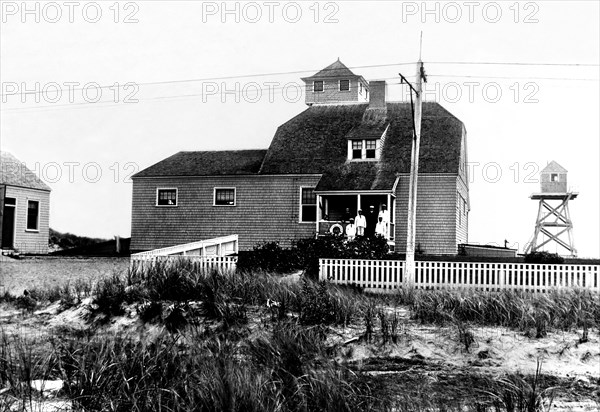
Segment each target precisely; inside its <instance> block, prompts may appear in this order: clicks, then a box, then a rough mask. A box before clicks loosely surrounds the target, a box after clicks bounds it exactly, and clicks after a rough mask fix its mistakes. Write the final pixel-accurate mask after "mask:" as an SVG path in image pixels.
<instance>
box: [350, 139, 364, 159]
mask: <svg viewBox="0 0 600 412" xmlns="http://www.w3.org/2000/svg"><path fill="white" fill-rule="evenodd" d="M352 158H353V159H362V140H353V141H352Z"/></svg>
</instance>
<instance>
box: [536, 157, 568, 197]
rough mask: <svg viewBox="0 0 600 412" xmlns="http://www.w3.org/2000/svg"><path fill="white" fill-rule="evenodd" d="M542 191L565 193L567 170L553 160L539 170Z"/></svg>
mask: <svg viewBox="0 0 600 412" xmlns="http://www.w3.org/2000/svg"><path fill="white" fill-rule="evenodd" d="M540 182H541V186H542V193H567V170H566V169H565V168H564V167H562V166H561V165H559V164H558V163H556V162H555V161H554V160H553V161H551V162H550V163H548V165H547V166H546V167H545V168H543V169H542V171H541V172H540Z"/></svg>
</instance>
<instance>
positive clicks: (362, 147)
mask: <svg viewBox="0 0 600 412" xmlns="http://www.w3.org/2000/svg"><path fill="white" fill-rule="evenodd" d="M378 146H379V143H378V142H377V139H368V140H350V142H349V147H348V150H349V152H348V158H349V159H350V160H376V159H378V158H379V151H378Z"/></svg>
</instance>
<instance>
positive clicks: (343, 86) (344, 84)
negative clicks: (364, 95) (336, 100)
mask: <svg viewBox="0 0 600 412" xmlns="http://www.w3.org/2000/svg"><path fill="white" fill-rule="evenodd" d="M349 90H350V80H340V92H347V91H349Z"/></svg>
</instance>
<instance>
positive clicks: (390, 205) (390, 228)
mask: <svg viewBox="0 0 600 412" xmlns="http://www.w3.org/2000/svg"><path fill="white" fill-rule="evenodd" d="M386 204H387V213H388V222H387V238H388V240H390V239H392V235H391V230H392V214H391V213H390V210H392V195H391V194H389V193H388V194H387V203H386Z"/></svg>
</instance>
